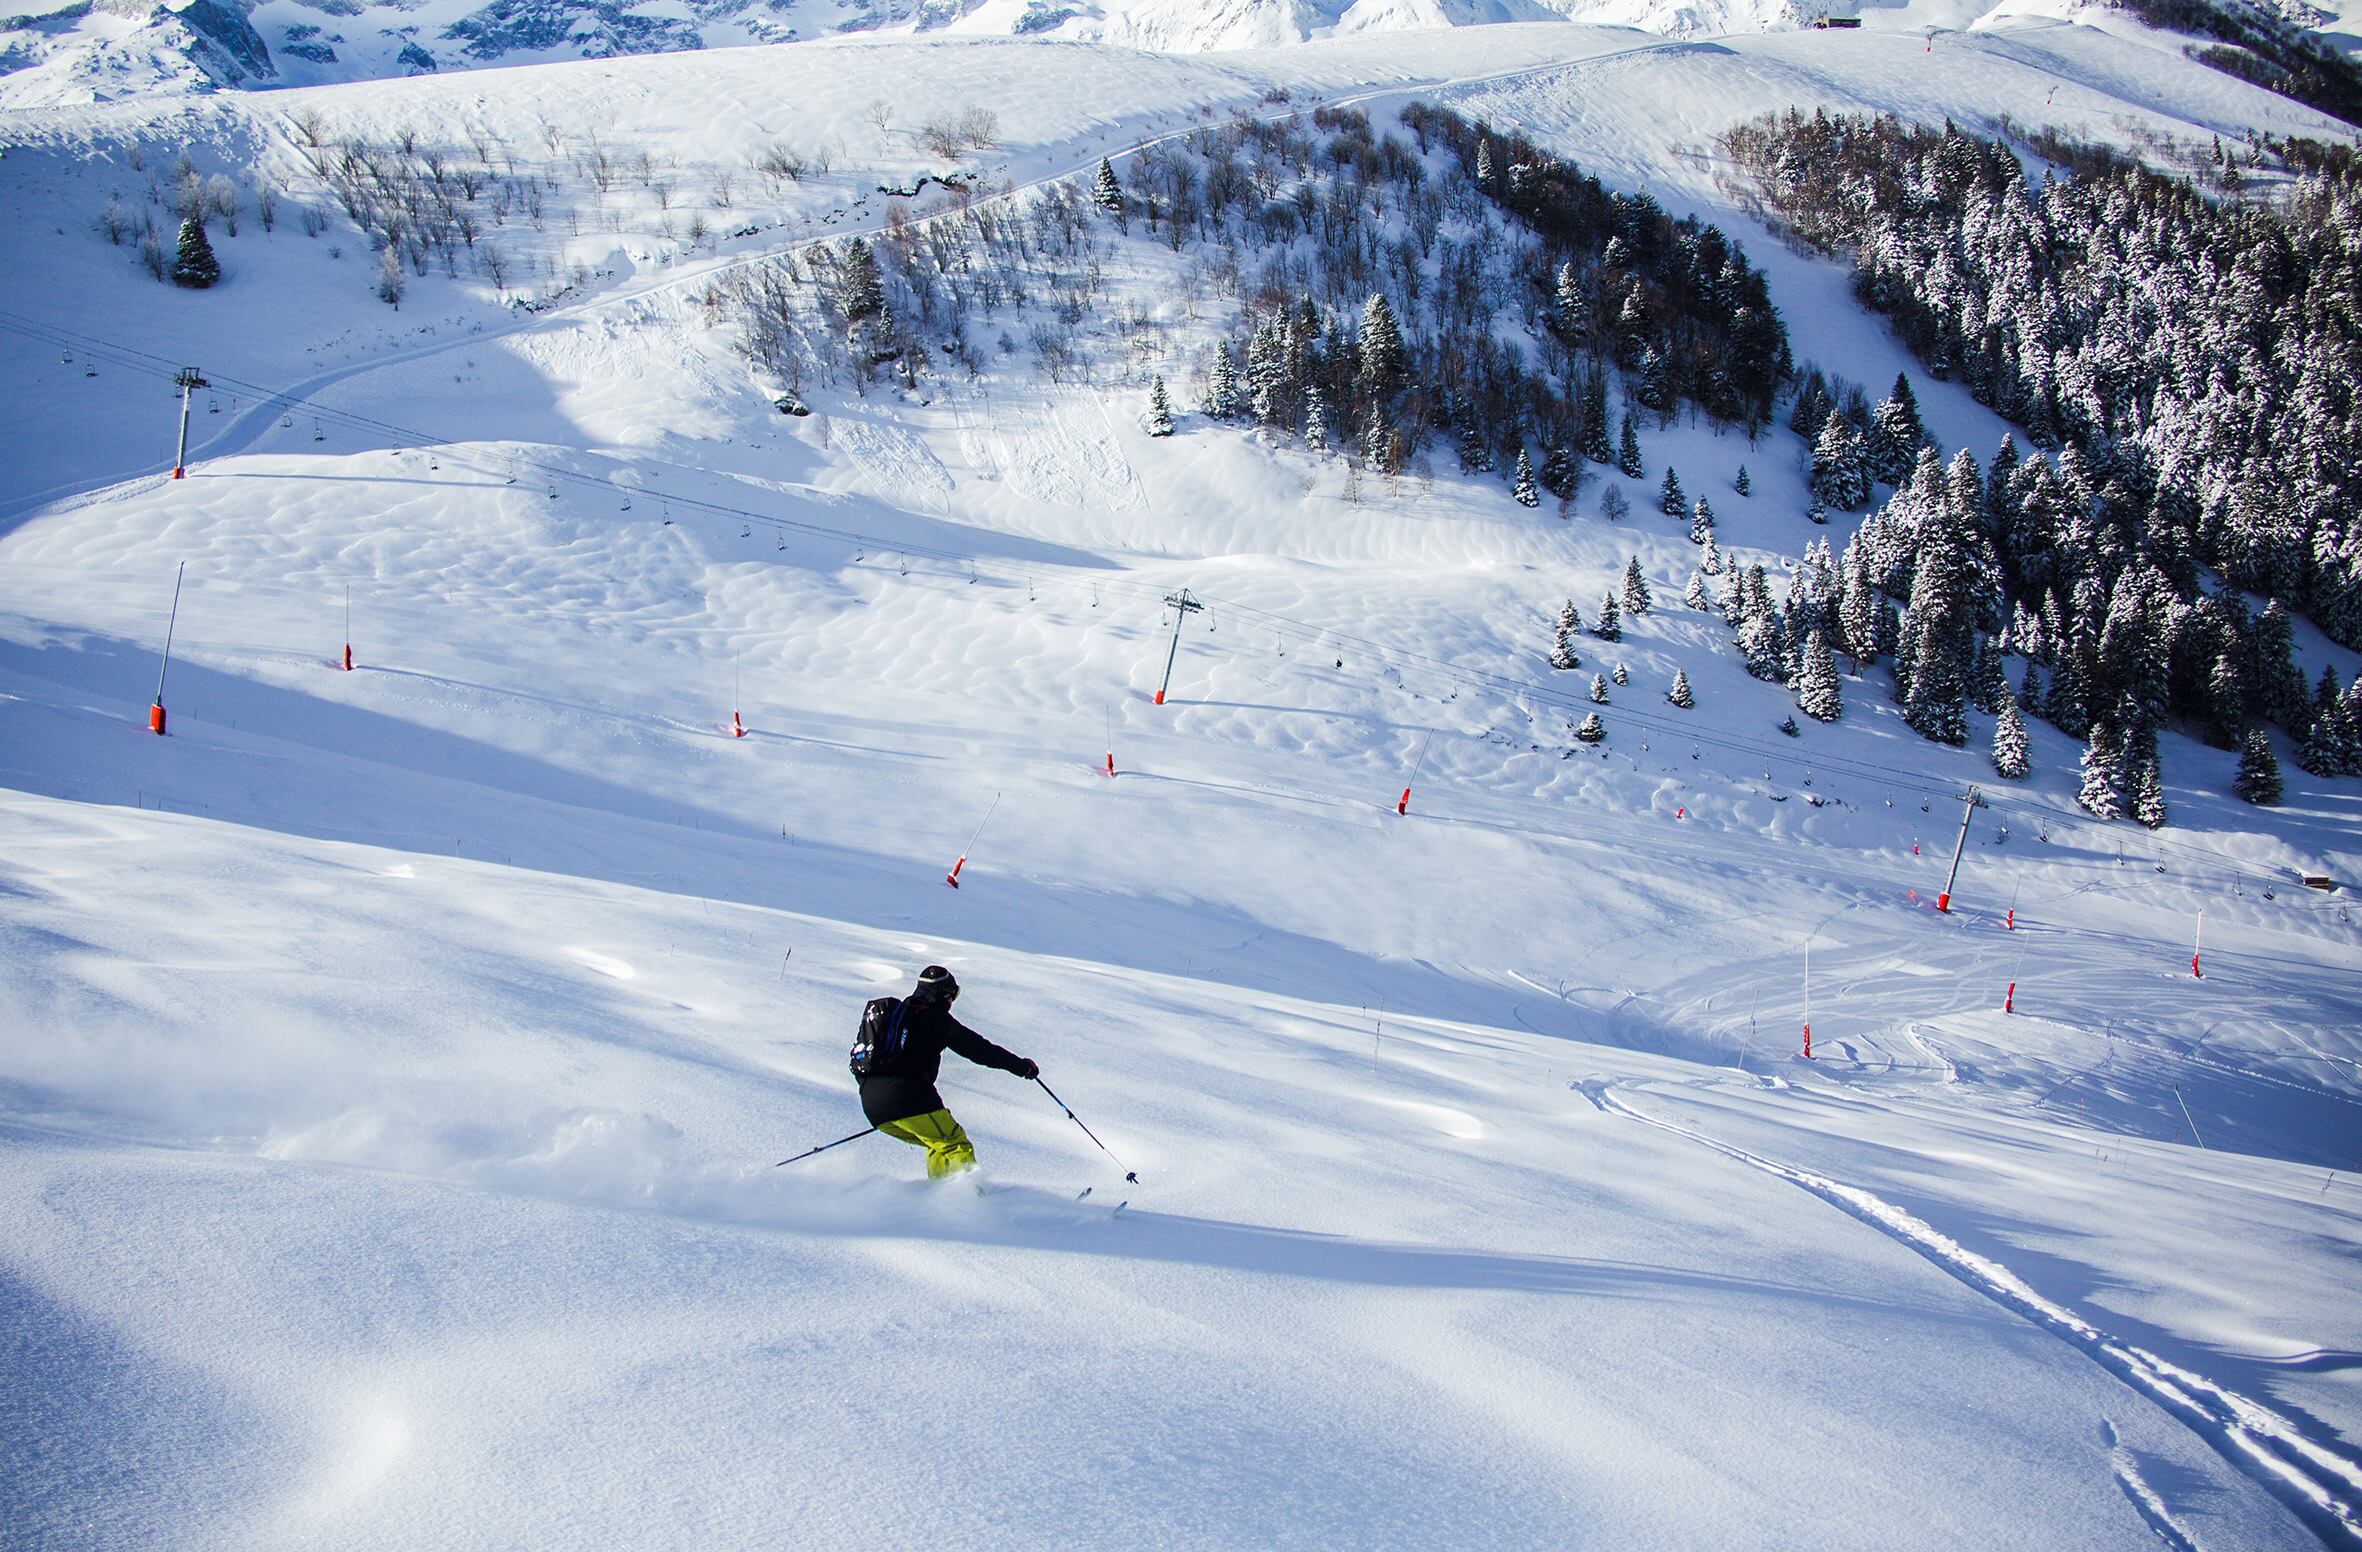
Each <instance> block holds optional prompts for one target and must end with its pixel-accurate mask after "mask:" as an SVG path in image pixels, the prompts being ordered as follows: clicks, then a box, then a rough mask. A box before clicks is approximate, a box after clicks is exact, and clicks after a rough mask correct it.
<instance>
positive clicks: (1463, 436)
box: [1460, 407, 1494, 474]
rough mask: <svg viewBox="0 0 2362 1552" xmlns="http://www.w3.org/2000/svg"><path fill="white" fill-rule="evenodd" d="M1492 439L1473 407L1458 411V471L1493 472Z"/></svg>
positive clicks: (1466, 472)
mask: <svg viewBox="0 0 2362 1552" xmlns="http://www.w3.org/2000/svg"><path fill="white" fill-rule="evenodd" d="M1493 468H1494V464H1493V439H1492V438H1491V437H1490V436H1489V435H1487V434H1486V429H1485V424H1484V417H1483V416H1482V415H1480V414H1479V413H1478V412H1477V411H1475V410H1474V409H1470V408H1466V407H1463V408H1462V409H1461V411H1460V472H1461V473H1463V474H1490V473H1492V472H1493Z"/></svg>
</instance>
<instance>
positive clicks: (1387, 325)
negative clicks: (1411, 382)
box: [1354, 291, 1411, 399]
mask: <svg viewBox="0 0 2362 1552" xmlns="http://www.w3.org/2000/svg"><path fill="white" fill-rule="evenodd" d="M1354 351H1355V356H1356V360H1357V361H1358V363H1359V365H1360V367H1361V383H1362V389H1363V391H1364V392H1366V393H1368V394H1369V395H1370V396H1371V397H1373V398H1376V399H1384V398H1386V397H1387V396H1389V395H1390V394H1392V393H1393V392H1394V390H1395V389H1396V388H1398V387H1400V386H1401V385H1402V381H1403V379H1404V378H1406V377H1408V376H1409V375H1410V371H1411V358H1410V353H1409V352H1408V351H1407V350H1405V349H1404V348H1403V343H1402V328H1401V326H1400V325H1398V324H1397V323H1396V322H1395V321H1394V309H1393V308H1392V307H1389V306H1388V305H1387V304H1386V297H1385V294H1384V293H1383V292H1378V291H1373V292H1371V293H1370V299H1369V300H1368V301H1367V302H1364V303H1363V304H1362V308H1361V333H1360V334H1359V336H1357V338H1356V339H1355V342H1354Z"/></svg>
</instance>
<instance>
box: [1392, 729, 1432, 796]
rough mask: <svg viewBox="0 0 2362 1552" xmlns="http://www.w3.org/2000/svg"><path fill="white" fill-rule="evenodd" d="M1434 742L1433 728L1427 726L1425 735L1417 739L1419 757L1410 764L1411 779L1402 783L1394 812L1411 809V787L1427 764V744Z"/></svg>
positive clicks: (1414, 784)
mask: <svg viewBox="0 0 2362 1552" xmlns="http://www.w3.org/2000/svg"><path fill="white" fill-rule="evenodd" d="M1434 742H1435V729H1433V728H1429V729H1428V730H1427V736H1426V737H1425V738H1422V739H1420V740H1419V758H1418V759H1417V760H1415V761H1413V762H1412V764H1411V779H1410V780H1409V781H1407V782H1405V783H1403V789H1402V796H1401V797H1400V798H1398V799H1396V801H1395V804H1394V811H1395V812H1396V813H1398V814H1407V813H1409V812H1410V811H1411V788H1413V787H1415V786H1417V785H1418V784H1419V772H1420V771H1421V770H1423V769H1425V768H1426V765H1427V746H1428V745H1429V744H1432V743H1434Z"/></svg>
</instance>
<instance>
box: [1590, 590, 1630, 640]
mask: <svg viewBox="0 0 2362 1552" xmlns="http://www.w3.org/2000/svg"><path fill="white" fill-rule="evenodd" d="M1591 634H1592V635H1594V636H1597V637H1598V638H1599V639H1600V640H1602V641H1621V640H1623V639H1624V619H1623V614H1622V611H1621V610H1619V609H1618V608H1617V606H1616V595H1615V594H1614V593H1613V592H1610V593H1608V594H1607V595H1606V596H1605V597H1604V598H1602V599H1600V601H1599V618H1598V619H1597V620H1596V621H1594V622H1593V623H1592V626H1591Z"/></svg>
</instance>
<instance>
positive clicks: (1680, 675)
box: [1665, 668, 1698, 711]
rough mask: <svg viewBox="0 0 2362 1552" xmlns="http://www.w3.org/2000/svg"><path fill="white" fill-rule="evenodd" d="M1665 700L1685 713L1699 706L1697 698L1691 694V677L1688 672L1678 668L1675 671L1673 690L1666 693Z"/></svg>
mask: <svg viewBox="0 0 2362 1552" xmlns="http://www.w3.org/2000/svg"><path fill="white" fill-rule="evenodd" d="M1665 699H1667V700H1669V701H1671V702H1672V703H1673V704H1674V705H1676V706H1679V707H1680V708H1681V709H1682V710H1683V711H1687V710H1689V709H1690V708H1691V707H1693V706H1695V705H1697V703H1698V702H1697V698H1696V697H1695V696H1693V695H1691V694H1690V690H1689V675H1688V674H1687V673H1686V672H1684V671H1683V670H1681V669H1678V668H1676V669H1675V670H1673V688H1672V689H1670V690H1668V691H1666V692H1665Z"/></svg>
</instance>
